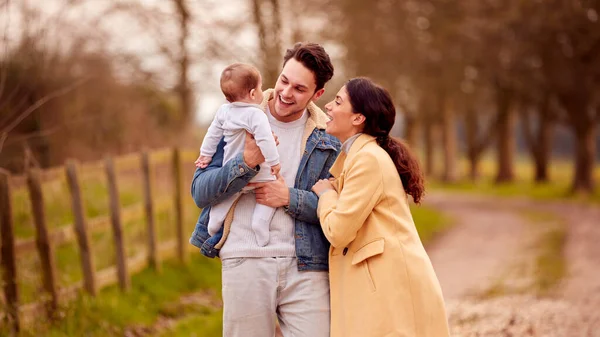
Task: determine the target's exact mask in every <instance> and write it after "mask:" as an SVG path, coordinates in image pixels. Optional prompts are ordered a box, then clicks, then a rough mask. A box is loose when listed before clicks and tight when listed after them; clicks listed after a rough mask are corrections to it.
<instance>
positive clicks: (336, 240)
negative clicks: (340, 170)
mask: <svg viewBox="0 0 600 337" xmlns="http://www.w3.org/2000/svg"><path fill="white" fill-rule="evenodd" d="M350 165H351V166H350V167H349V169H348V170H347V172H346V176H345V178H344V185H343V187H342V190H341V191H339V193H338V192H336V191H335V190H329V191H327V192H325V193H323V194H322V195H321V197H320V198H319V207H318V211H317V212H318V214H319V219H320V220H321V227H322V228H323V233H324V234H325V237H327V240H329V242H330V243H331V245H332V246H333V247H336V248H337V247H345V246H347V245H348V244H349V243H350V242H352V241H353V240H354V239H355V238H356V233H357V232H358V230H359V229H360V228H361V227H362V226H363V224H364V223H365V220H366V219H367V217H368V216H369V214H371V212H372V211H373V208H374V207H375V205H376V204H377V202H378V201H379V199H380V197H381V194H382V191H383V182H382V176H381V171H380V168H379V164H378V161H377V158H376V157H375V156H374V155H372V154H370V153H366V152H364V153H361V154H359V155H358V156H357V157H356V160H355V161H354V162H353V163H351V164H350Z"/></svg>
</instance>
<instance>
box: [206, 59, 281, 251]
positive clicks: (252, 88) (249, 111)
mask: <svg viewBox="0 0 600 337" xmlns="http://www.w3.org/2000/svg"><path fill="white" fill-rule="evenodd" d="M221 91H222V92H223V94H224V95H225V98H226V99H227V101H228V102H229V103H227V104H223V105H222V106H221V107H220V108H219V110H218V111H217V114H216V116H215V118H214V120H213V121H212V123H211V124H210V127H209V128H208V132H207V133H206V136H205V137H204V140H203V141H202V147H201V148H200V157H198V159H196V162H195V164H196V167H199V168H205V167H207V166H208V164H209V163H210V162H211V160H212V156H213V155H214V154H215V151H216V149H217V145H218V144H219V142H220V140H221V138H222V137H225V143H226V145H225V149H224V150H225V153H224V157H223V164H225V163H226V162H228V161H229V160H231V159H232V158H234V157H235V156H236V155H237V154H238V153H241V152H243V151H244V141H245V137H246V131H248V132H250V133H251V134H252V135H254V139H255V140H256V144H257V145H258V147H259V148H260V151H261V153H262V155H263V156H264V157H265V162H264V163H262V164H261V165H260V166H261V167H260V171H259V173H258V174H257V175H256V176H255V177H254V178H252V180H251V182H264V181H272V180H275V179H276V178H275V175H277V174H278V173H279V170H280V169H281V165H280V164H279V154H278V153H277V145H276V144H275V139H274V137H273V133H272V132H271V126H270V125H269V120H268V119H267V116H266V115H265V112H264V111H263V110H262V109H261V108H260V106H259V105H258V104H260V103H261V102H262V100H263V93H262V78H261V76H260V73H259V72H258V70H257V69H256V68H255V67H253V66H251V65H248V64H243V63H234V64H232V65H230V66H228V67H227V68H225V70H223V73H221ZM248 190H249V189H244V191H248ZM239 196H240V193H236V194H235V195H233V196H232V197H230V198H229V199H227V200H225V201H223V202H221V203H219V204H217V205H214V206H213V207H212V208H211V209H210V213H209V221H208V233H209V234H210V235H211V236H212V235H215V234H216V233H217V232H218V231H219V229H220V228H221V226H222V225H223V221H224V220H225V216H226V215H227V212H228V211H229V209H230V208H231V206H232V205H233V203H234V202H235V200H236V199H237V198H239ZM274 213H275V208H272V207H269V206H265V205H261V204H256V207H255V208H254V213H253V215H252V230H253V231H254V234H255V236H256V241H257V242H258V244H259V245H260V246H266V245H267V244H268V243H269V227H270V223H271V219H272V217H273V214H274Z"/></svg>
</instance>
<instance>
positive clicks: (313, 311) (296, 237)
mask: <svg viewBox="0 0 600 337" xmlns="http://www.w3.org/2000/svg"><path fill="white" fill-rule="evenodd" d="M332 76H333V66H332V64H331V61H330V59H329V55H328V54H327V53H326V52H325V50H324V49H323V47H321V46H320V45H317V44H314V43H298V44H296V45H295V46H294V47H293V48H292V49H289V50H287V52H286V54H285V57H284V63H283V70H282V71H281V74H280V75H279V78H278V80H277V83H276V85H275V88H274V89H273V90H267V91H265V95H264V96H265V99H264V102H263V105H262V106H263V108H264V110H265V113H266V114H267V117H268V118H269V122H270V124H271V128H272V130H273V132H274V133H275V134H276V135H277V136H278V140H279V146H278V150H279V154H280V163H281V171H280V174H279V175H278V176H277V180H276V181H273V182H266V183H257V184H253V185H254V186H255V187H256V189H255V193H254V194H251V193H250V194H244V195H242V196H241V197H240V198H239V199H238V201H237V202H236V204H234V206H233V207H232V210H231V211H230V213H229V214H228V217H227V218H226V219H225V224H224V226H223V227H224V228H223V229H222V230H221V231H220V232H219V233H217V234H216V235H215V236H213V237H209V235H208V232H207V229H206V224H207V223H208V213H209V208H210V206H211V205H215V204H217V203H219V202H221V201H222V200H225V199H227V198H228V197H230V196H231V195H233V194H235V193H236V192H239V191H241V190H242V188H243V187H245V186H246V185H247V184H248V181H249V180H250V179H252V177H254V176H255V175H256V174H257V171H256V169H257V168H258V165H259V164H260V163H262V162H263V161H264V157H263V156H262V154H261V153H260V150H259V149H258V147H257V146H256V143H255V142H254V141H253V140H252V139H251V137H249V136H247V137H246V142H245V147H244V152H243V154H239V155H238V156H237V157H235V158H234V159H232V160H230V161H229V162H227V163H226V164H225V165H224V166H222V157H223V147H224V145H225V144H224V142H221V144H219V148H218V150H217V153H216V154H215V155H214V156H213V160H212V162H211V164H210V165H209V166H208V167H207V168H206V169H204V170H202V169H198V170H196V172H195V174H194V178H193V182H192V196H193V198H194V201H195V202H196V205H198V207H201V208H203V210H202V214H201V215H200V218H199V219H198V223H197V224H196V229H195V230H194V233H193V234H192V237H191V238H190V242H191V243H192V244H193V245H195V246H197V247H199V248H200V250H201V252H202V253H203V254H204V255H206V256H209V257H215V256H217V255H219V257H220V258H221V262H222V279H223V281H222V282H223V289H222V290H223V291H222V293H223V303H224V308H223V335H224V336H245V337H253V336H256V337H264V336H273V335H274V334H275V321H274V318H275V315H276V316H277V318H278V321H279V325H280V327H281V332H282V333H283V335H284V336H296V337H298V336H307V337H308V336H310V337H319V336H323V337H325V336H329V278H328V273H327V270H328V261H327V254H328V250H329V243H328V242H327V239H326V238H325V236H324V235H323V232H322V231H321V227H320V225H319V219H318V217H317V213H316V209H317V204H318V199H317V196H316V194H315V193H313V192H312V191H311V187H312V186H313V185H314V184H315V183H316V182H317V181H318V180H319V179H325V178H328V177H329V176H330V174H329V168H330V167H331V165H332V164H333V162H334V161H335V158H336V156H337V151H338V150H339V148H340V143H339V141H337V139H335V138H334V137H331V136H329V135H327V134H326V133H325V131H324V129H325V127H326V122H327V121H328V118H327V116H326V115H325V114H324V113H323V112H322V111H321V110H320V109H319V108H318V107H317V106H316V105H315V104H314V103H313V102H314V101H316V100H317V99H319V98H320V97H321V95H323V92H324V91H325V90H324V85H325V83H326V82H327V81H329V80H330V79H331V77H332ZM221 166H222V167H221ZM256 203H260V204H262V205H267V206H270V207H274V208H277V211H276V212H275V215H274V216H273V220H272V221H271V226H270V232H269V234H270V241H269V243H268V245H266V246H264V247H261V246H259V245H258V244H257V242H256V239H255V236H254V235H253V232H252V228H251V219H252V211H253V210H254V206H255V205H256Z"/></svg>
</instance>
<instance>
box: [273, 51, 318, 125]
mask: <svg viewBox="0 0 600 337" xmlns="http://www.w3.org/2000/svg"><path fill="white" fill-rule="evenodd" d="M316 88H317V83H316V81H315V75H314V74H313V72H312V71H310V70H309V69H308V68H306V67H305V66H304V65H303V64H302V63H300V62H298V61H296V60H295V59H293V58H292V59H290V60H289V61H287V63H286V64H285V66H284V67H283V70H282V71H281V74H280V75H279V78H278V79H277V83H276V84H275V99H274V100H273V111H271V114H272V115H273V117H275V119H277V120H278V121H280V122H284V123H288V122H292V121H295V120H297V119H298V118H300V117H301V116H302V113H303V112H304V109H306V106H307V105H308V103H309V102H311V101H316V100H317V99H319V97H321V95H323V92H325V90H324V89H319V90H317V91H316V92H315V89H316Z"/></svg>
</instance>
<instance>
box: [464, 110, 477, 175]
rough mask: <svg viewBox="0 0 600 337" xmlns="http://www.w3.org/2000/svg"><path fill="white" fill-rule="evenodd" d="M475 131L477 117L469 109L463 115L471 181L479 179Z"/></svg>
mask: <svg viewBox="0 0 600 337" xmlns="http://www.w3.org/2000/svg"><path fill="white" fill-rule="evenodd" d="M477 129H478V125H477V116H476V115H475V111H473V109H471V108H469V109H468V110H467V111H466V113H465V138H466V141H467V157H468V158H469V178H470V179H471V180H473V181H475V180H477V178H479V165H478V164H479V162H478V161H479V153H478V152H479V151H478V150H477V147H478V146H477Z"/></svg>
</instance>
